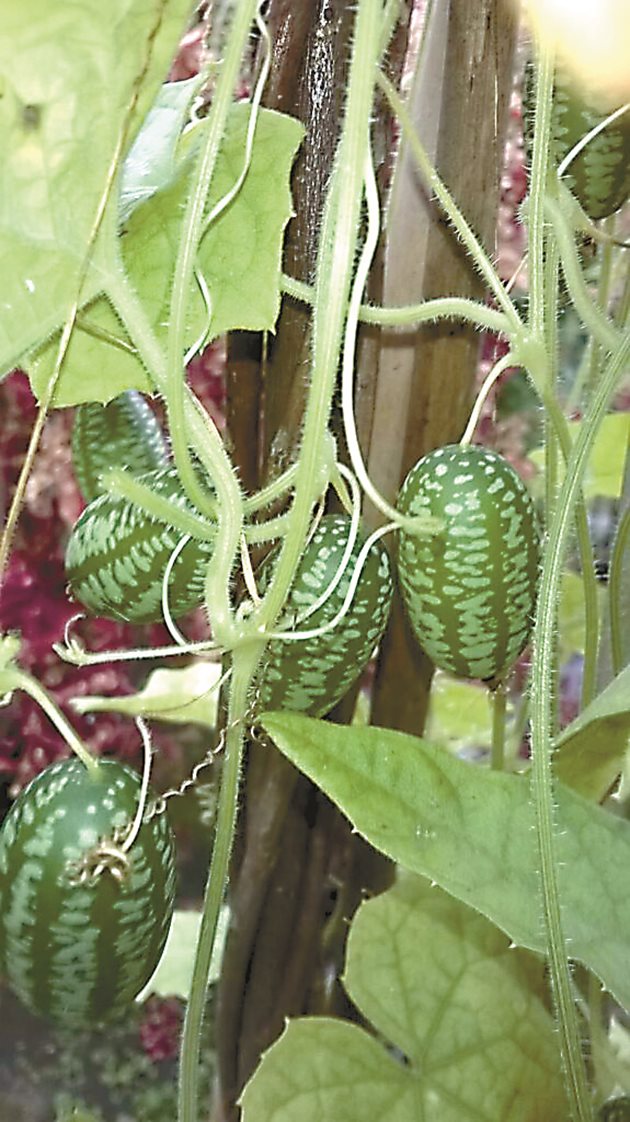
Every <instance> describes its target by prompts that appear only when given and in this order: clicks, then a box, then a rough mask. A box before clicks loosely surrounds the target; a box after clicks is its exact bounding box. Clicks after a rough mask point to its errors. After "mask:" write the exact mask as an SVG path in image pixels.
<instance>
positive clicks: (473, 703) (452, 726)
mask: <svg viewBox="0 0 630 1122" xmlns="http://www.w3.org/2000/svg"><path fill="white" fill-rule="evenodd" d="M427 736H428V737H430V738H431V739H434V740H436V741H439V742H440V743H441V744H442V743H446V744H447V746H448V748H449V749H450V751H452V752H462V751H464V750H466V749H470V748H489V746H490V741H491V737H492V728H491V713H490V704H489V701H488V691H487V690H486V689H484V688H483V687H481V686H476V685H473V684H472V683H471V682H462V681H461V680H459V679H457V678H452V677H451V676H450V675H449V674H444V673H442V672H441V671H439V670H438V672H437V673H436V675H435V677H434V679H433V684H432V686H431V699H430V703H429V716H428V719H427Z"/></svg>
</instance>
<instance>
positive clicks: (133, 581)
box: [66, 465, 212, 623]
mask: <svg viewBox="0 0 630 1122" xmlns="http://www.w3.org/2000/svg"><path fill="white" fill-rule="evenodd" d="M140 479H141V482H142V483H143V484H146V485H147V486H149V487H151V489H152V490H153V491H155V492H156V494H158V495H161V496H162V497H164V498H168V499H170V500H171V502H173V503H175V504H176V505H177V506H178V507H180V508H182V509H184V510H188V511H189V512H191V513H195V511H194V508H193V507H192V505H191V504H190V502H189V501H188V499H187V497H186V495H185V494H184V492H183V490H182V487H181V484H180V482H179V478H178V475H177V470H176V468H175V467H174V465H170V466H168V467H165V468H159V469H158V470H157V471H153V472H149V473H148V474H147V475H143V476H141V477H140ZM181 537H182V535H181V533H180V532H179V531H178V530H174V529H173V528H172V527H170V526H167V525H165V523H164V522H160V521H158V519H156V518H153V517H152V516H151V515H150V514H147V513H146V511H144V510H141V509H140V508H139V507H137V506H136V505H135V504H134V503H131V502H128V501H127V500H125V499H118V498H115V497H114V496H113V495H109V494H104V495H98V496H97V498H95V499H92V502H91V503H89V504H88V506H87V507H86V508H85V510H84V511H83V513H82V514H81V516H80V517H79V519H78V520H77V522H76V524H75V526H74V527H73V529H72V533H71V534H70V538H69V540H68V544H67V547H66V574H67V577H68V581H69V584H70V590H71V592H72V595H73V596H74V597H75V599H77V600H79V601H80V603H81V604H83V605H84V606H85V607H86V608H87V609H88V610H89V611H90V612H92V613H93V614H94V615H97V616H104V617H105V618H106V619H116V620H124V621H127V622H129V623H157V622H158V621H159V620H161V619H162V618H163V617H162V581H163V577H164V572H165V570H166V567H167V565H168V563H169V560H170V557H171V554H172V553H173V550H174V549H175V548H176V546H177V544H178V542H179V541H180V540H181ZM211 553H212V546H211V544H210V543H208V542H200V541H197V540H192V541H189V542H187V544H186V545H185V546H184V548H183V550H182V552H181V553H180V554H179V556H178V558H177V560H176V561H175V564H174V566H173V569H172V572H171V574H170V580H169V608H170V611H171V615H173V616H174V617H177V616H182V615H184V614H185V613H186V612H189V611H191V610H192V609H193V608H196V607H197V606H198V605H199V604H201V603H202V602H203V597H204V581H205V574H206V569H207V567H208V562H209V560H210V557H211Z"/></svg>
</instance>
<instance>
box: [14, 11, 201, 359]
mask: <svg viewBox="0 0 630 1122" xmlns="http://www.w3.org/2000/svg"><path fill="white" fill-rule="evenodd" d="M189 12H190V3H189V0H134V2H133V3H132V2H130V0H111V2H109V3H107V4H102V3H98V2H97V0H84V2H83V3H81V4H50V3H48V2H47V0H33V2H32V3H30V4H29V5H28V8H25V7H24V5H23V4H21V3H17V2H16V0H0V26H1V27H2V35H1V36H0V91H1V94H2V96H1V97H0V147H1V149H2V163H1V165H0V199H1V200H2V202H1V203H0V239H1V244H2V263H3V280H2V300H1V304H0V307H1V309H2V314H1V315H0V371H2V372H4V371H6V370H7V369H10V368H11V367H12V366H13V365H15V364H16V363H17V362H18V361H19V360H20V359H21V358H22V357H23V355H24V353H25V352H26V351H27V350H28V349H29V348H30V347H32V346H34V345H36V344H37V343H39V342H40V341H41V340H43V339H45V338H46V337H47V336H48V335H49V334H50V333H51V332H52V331H54V330H55V329H56V328H58V326H59V325H60V324H61V323H62V322H64V320H65V319H66V317H67V315H68V313H69V310H70V308H71V306H72V303H73V301H74V299H75V297H76V296H77V295H78V287H79V282H80V279H81V276H82V271H83V269H84V265H85V263H86V255H87V253H88V246H89V244H90V240H91V237H92V231H93V228H94V224H95V220H96V216H97V212H98V209H99V205H100V203H101V200H102V198H103V197H104V192H105V188H106V185H107V183H108V179H109V178H110V175H111V169H112V160H113V157H114V154H115V152H116V149H117V146H118V143H119V140H120V138H121V137H124V145H123V150H124V149H126V148H128V147H129V145H130V143H131V142H132V140H133V137H134V135H135V133H136V132H137V130H138V127H139V125H140V123H141V121H142V118H143V117H144V115H145V114H146V112H147V110H148V108H149V106H150V104H151V102H152V101H153V98H154V97H155V93H156V90H157V88H158V86H159V84H160V83H161V82H162V81H163V79H164V76H165V72H166V70H167V69H168V64H169V61H170V59H171V57H172V55H173V53H174V51H175V48H176V46H177V43H178V40H179V37H180V35H181V32H182V30H183V29H184V27H185V23H186V19H187V16H188V14H189ZM113 184H114V186H113V191H112V193H111V201H110V204H109V213H108V215H107V216H106V220H105V221H104V224H103V232H102V235H101V236H100V237H99V238H98V239H97V242H96V244H95V246H94V248H93V250H92V252H91V256H90V261H89V266H88V268H87V272H86V278H85V286H84V289H83V291H84V294H85V296H86V297H87V296H89V294H90V293H96V292H98V291H99V289H100V288H101V278H102V274H103V271H104V270H106V269H107V268H108V267H109V265H110V263H111V256H112V253H111V250H112V245H113V237H114V234H115V231H116V207H117V199H116V188H115V181H113Z"/></svg>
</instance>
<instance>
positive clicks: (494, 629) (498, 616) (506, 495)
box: [398, 444, 540, 680]
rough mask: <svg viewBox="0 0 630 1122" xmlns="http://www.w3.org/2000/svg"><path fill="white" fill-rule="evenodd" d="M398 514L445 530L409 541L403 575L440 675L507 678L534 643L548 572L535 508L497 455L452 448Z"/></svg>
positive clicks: (434, 460) (406, 494) (406, 492)
mask: <svg viewBox="0 0 630 1122" xmlns="http://www.w3.org/2000/svg"><path fill="white" fill-rule="evenodd" d="M398 509H399V510H400V511H401V512H402V513H403V514H406V515H422V514H431V515H433V516H434V517H435V518H439V519H441V520H442V521H443V523H444V530H443V531H442V532H441V533H440V534H438V535H436V536H434V537H418V536H415V535H413V534H409V533H406V532H401V534H400V541H399V552H398V572H399V575H400V582H401V586H402V592H403V599H404V601H405V604H406V607H407V611H408V614H409V618H410V620H411V624H412V627H413V630H414V632H415V634H416V637H417V639H418V641H419V642H420V645H421V646H422V647H423V648H424V650H425V651H426V652H427V654H428V655H429V657H430V658H431V659H432V660H433V662H434V663H435V664H436V666H439V667H440V668H441V669H442V670H448V671H450V673H452V674H456V675H458V676H460V677H463V678H482V679H484V680H493V679H497V678H500V677H501V676H502V675H503V674H504V673H505V672H506V671H507V670H508V669H509V667H510V666H511V665H512V664H513V663H514V662H515V660H516V659H517V658H518V656H519V654H520V653H521V651H522V650H523V648H524V646H525V644H526V643H527V639H528V637H529V633H530V629H531V624H532V615H533V610H534V603H535V597H536V584H537V579H538V565H539V548H540V547H539V535H538V529H537V524H536V514H535V510H534V505H533V503H532V500H531V498H530V495H529V493H528V491H527V488H526V487H525V485H524V484H523V482H522V481H521V479H520V478H519V476H518V475H517V473H516V472H515V471H514V468H513V467H511V465H510V464H509V463H508V462H507V460H505V459H504V458H503V457H502V456H500V455H499V454H498V453H497V452H494V451H492V450H491V449H490V448H482V447H479V446H478V445H471V446H466V447H462V446H461V445H459V444H451V445H447V446H446V447H444V448H438V449H436V451H434V452H431V453H429V455H428V456H424V457H423V458H422V459H421V460H419V461H418V463H417V464H416V465H415V467H413V468H412V469H411V471H410V472H409V474H408V476H407V478H406V479H405V482H404V484H403V486H402V489H401V492H400V495H399V498H398Z"/></svg>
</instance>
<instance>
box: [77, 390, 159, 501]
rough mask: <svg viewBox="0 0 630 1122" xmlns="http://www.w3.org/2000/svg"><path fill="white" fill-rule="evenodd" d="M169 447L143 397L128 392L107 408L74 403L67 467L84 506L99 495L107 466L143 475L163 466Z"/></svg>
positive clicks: (89, 403) (94, 402)
mask: <svg viewBox="0 0 630 1122" xmlns="http://www.w3.org/2000/svg"><path fill="white" fill-rule="evenodd" d="M168 458H169V453H168V445H167V443H166V440H165V438H164V435H163V433H162V430H161V428H160V425H159V423H158V420H157V418H156V416H155V414H154V412H153V410H152V409H151V406H150V405H149V403H148V402H147V401H145V399H144V398H143V396H142V394H140V393H138V392H137V391H136V390H127V391H126V392H125V393H122V394H120V395H119V396H118V397H115V398H114V400H113V401H110V402H108V404H107V405H101V404H100V402H96V401H89V402H86V403H84V404H83V405H78V406H77V408H76V409H75V411H74V421H73V425H72V464H73V467H74V474H75V476H76V479H77V483H78V484H79V487H80V488H81V492H82V494H83V497H84V498H85V500H86V502H90V500H91V499H94V498H95V497H96V496H97V495H99V494H100V493H101V491H102V489H103V488H102V484H101V477H102V475H103V473H104V472H106V471H111V469H112V468H125V469H126V470H127V471H130V472H131V473H132V475H145V474H146V473H147V472H149V471H154V470H155V469H156V468H160V467H164V466H165V465H166V464H167V463H168Z"/></svg>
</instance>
